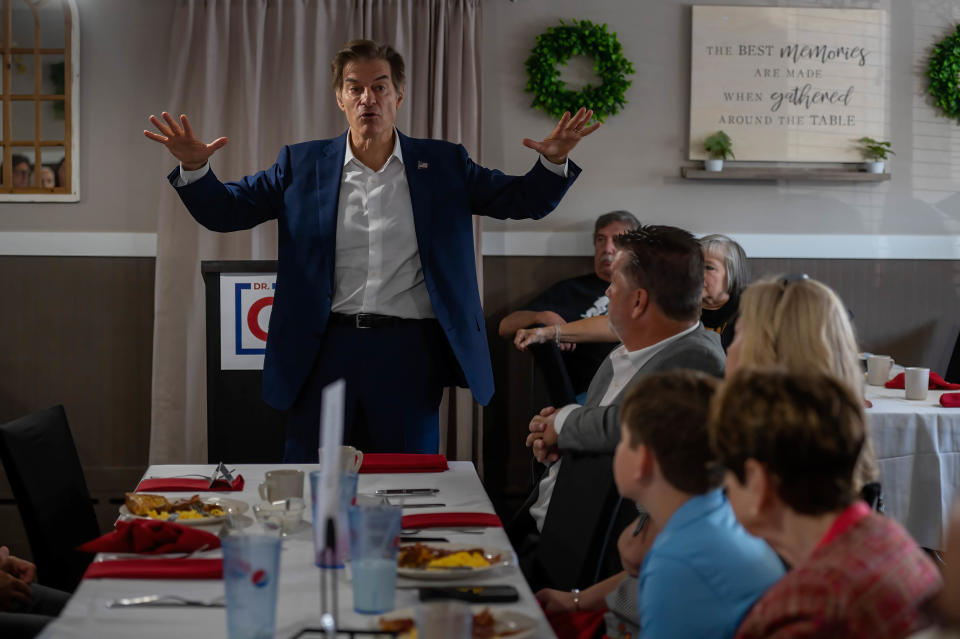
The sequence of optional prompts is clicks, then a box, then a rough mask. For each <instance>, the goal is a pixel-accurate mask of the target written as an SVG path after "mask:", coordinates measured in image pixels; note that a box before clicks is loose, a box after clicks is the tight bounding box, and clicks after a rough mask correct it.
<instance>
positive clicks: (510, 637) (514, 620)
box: [371, 606, 537, 639]
mask: <svg viewBox="0 0 960 639" xmlns="http://www.w3.org/2000/svg"><path fill="white" fill-rule="evenodd" d="M487 607H488V606H470V611H471V612H472V613H473V614H477V613H480V612H483V610H484V609H485V608H487ZM490 612H491V614H493V622H494V625H493V629H494V632H495V633H496V634H494V635H493V637H492V639H498V638H499V637H502V638H503V639H529V637H532V636H533V633H534V632H536V630H537V622H536V621H534V620H533V618H532V617H529V616H527V615H525V614H523V613H522V612H515V611H513V610H498V609H497V608H494V607H490ZM416 615H417V613H416V612H415V610H414V609H413V608H400V609H399V610H394V611H393V612H388V613H386V614H384V615H378V616H377V618H376V619H374V620H373V624H372V627H371V628H372V629H373V630H379V629H380V619H403V618H407V619H416V618H417V616H416ZM410 636H411V633H403V634H401V635H397V637H398V639H410Z"/></svg>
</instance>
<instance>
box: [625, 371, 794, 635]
mask: <svg viewBox="0 0 960 639" xmlns="http://www.w3.org/2000/svg"><path fill="white" fill-rule="evenodd" d="M718 383H719V382H718V380H716V379H715V378H713V377H710V376H709V375H705V374H703V373H698V372H695V371H689V370H678V371H671V372H668V373H660V374H654V375H650V376H648V377H645V378H643V379H641V380H640V381H639V382H638V383H637V384H636V385H635V386H634V387H633V388H632V389H631V390H630V391H629V393H628V395H627V397H626V399H625V400H624V403H623V406H622V408H621V410H620V424H621V434H620V443H619V445H618V446H617V451H616V455H615V457H614V462H613V473H614V480H615V481H616V484H617V489H618V490H619V491H620V494H621V495H622V496H624V497H626V498H630V499H633V500H634V501H636V502H638V503H640V504H643V506H644V507H645V508H646V509H647V511H649V513H650V517H651V518H652V519H653V521H655V522H658V524H659V525H658V527H659V528H660V532H659V534H658V535H657V537H656V539H655V541H654V542H653V545H652V546H651V548H650V550H649V551H648V552H647V554H646V557H645V558H644V560H643V565H642V566H641V568H640V575H639V583H638V593H637V605H638V609H639V613H640V633H641V635H642V636H643V637H644V639H656V638H658V637H669V638H671V639H681V638H683V637H691V638H695V639H709V638H711V637H716V638H718V639H719V638H722V637H732V636H733V635H734V633H735V632H736V630H737V626H738V625H739V624H740V621H741V620H742V619H743V617H744V615H745V614H746V613H747V611H748V610H749V609H750V607H751V606H752V605H753V603H754V602H755V601H756V600H757V599H759V598H760V596H761V595H762V594H763V593H764V592H765V591H766V590H767V589H768V588H769V587H770V586H772V585H773V584H774V582H776V581H777V580H778V579H780V577H781V576H783V572H784V569H783V563H782V562H781V561H780V559H779V558H778V557H777V555H776V554H775V553H774V552H773V550H771V549H770V547H769V546H768V545H767V544H766V543H765V542H764V541H762V540H760V539H758V538H756V537H753V536H751V535H750V534H748V533H747V532H746V531H745V530H744V529H743V527H742V526H740V524H739V523H738V522H737V520H736V518H735V517H734V514H733V510H732V509H731V508H730V504H729V502H728V501H727V499H726V497H725V496H724V494H723V492H722V490H721V488H720V484H721V481H722V479H723V471H722V469H721V468H720V467H719V465H717V464H716V463H715V461H714V458H713V454H712V453H711V451H710V442H709V437H708V434H707V417H708V413H709V404H710V398H711V397H712V395H713V393H714V390H715V389H716V387H717V385H718Z"/></svg>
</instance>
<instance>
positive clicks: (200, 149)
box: [143, 111, 229, 171]
mask: <svg viewBox="0 0 960 639" xmlns="http://www.w3.org/2000/svg"><path fill="white" fill-rule="evenodd" d="M160 115H161V116H162V117H163V121H161V120H160V118H158V117H157V116H155V115H151V116H150V118H149V120H150V123H151V124H152V125H153V126H155V127H157V130H158V131H160V133H159V134H158V133H154V132H153V131H148V130H146V129H144V130H143V134H144V135H145V136H147V137H148V138H149V139H151V140H153V141H154V142H159V143H160V144H162V145H163V146H165V147H167V150H168V151H170V153H171V154H173V157H175V158H177V159H178V160H180V164H182V165H183V168H184V169H186V170H188V171H194V170H196V169H199V168H200V167H202V166H203V165H204V164H206V163H207V159H208V158H209V157H210V156H211V155H213V154H214V153H216V152H217V150H218V149H220V148H222V147H223V146H224V145H225V144H226V143H227V142H228V141H229V140H227V138H217V139H216V140H214V141H213V142H211V143H210V144H205V143H204V142H201V141H200V140H199V139H198V138H197V136H196V135H194V133H193V129H192V128H190V122H189V121H188V120H187V116H186V115H182V114H181V115H180V123H179V124H178V123H177V121H176V120H175V119H174V118H173V116H172V115H170V114H169V113H167V112H166V111H164V112H163V113H161V114H160ZM161 134H162V135H161Z"/></svg>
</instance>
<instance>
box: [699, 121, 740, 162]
mask: <svg viewBox="0 0 960 639" xmlns="http://www.w3.org/2000/svg"><path fill="white" fill-rule="evenodd" d="M703 148H704V150H705V151H706V152H707V153H708V154H709V155H710V157H709V158H708V159H706V160H704V162H703V164H704V168H705V169H706V170H708V171H721V170H723V161H724V160H726V159H727V158H728V157H729V158H735V156H734V155H733V141H732V140H731V139H730V136H729V135H727V134H726V133H724V132H723V131H717V132H716V133H714V134H713V135H711V136H710V137H708V138H707V139H706V140H704V141H703Z"/></svg>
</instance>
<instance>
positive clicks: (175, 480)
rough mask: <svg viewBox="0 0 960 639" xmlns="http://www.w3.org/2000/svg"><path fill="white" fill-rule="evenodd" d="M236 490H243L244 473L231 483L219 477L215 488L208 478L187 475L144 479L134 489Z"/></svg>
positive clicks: (151, 490) (141, 490) (192, 491)
mask: <svg viewBox="0 0 960 639" xmlns="http://www.w3.org/2000/svg"><path fill="white" fill-rule="evenodd" d="M234 490H243V475H237V477H236V478H235V479H234V480H233V481H232V482H230V483H227V480H225V479H218V480H217V481H215V482H214V484H213V488H210V482H208V481H207V480H206V479H189V478H186V477H155V478H154V479H144V480H143V481H141V482H140V484H139V485H138V486H137V489H136V490H135V491H134V492H136V493H148V492H153V491H162V492H176V491H183V492H190V493H195V492H204V491H206V492H210V491H212V492H227V491H234Z"/></svg>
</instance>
